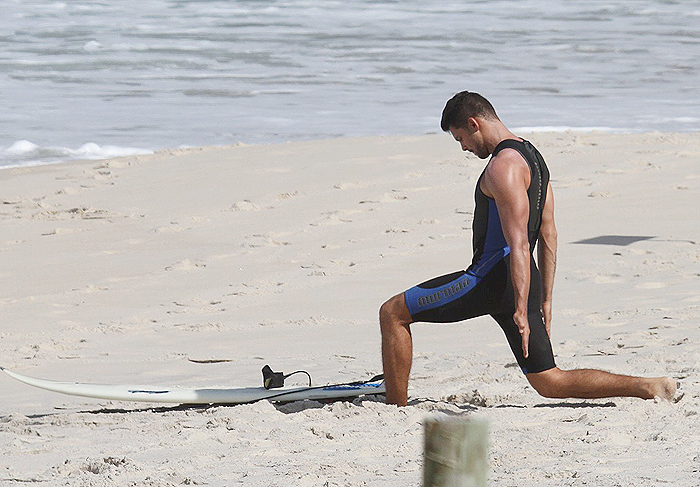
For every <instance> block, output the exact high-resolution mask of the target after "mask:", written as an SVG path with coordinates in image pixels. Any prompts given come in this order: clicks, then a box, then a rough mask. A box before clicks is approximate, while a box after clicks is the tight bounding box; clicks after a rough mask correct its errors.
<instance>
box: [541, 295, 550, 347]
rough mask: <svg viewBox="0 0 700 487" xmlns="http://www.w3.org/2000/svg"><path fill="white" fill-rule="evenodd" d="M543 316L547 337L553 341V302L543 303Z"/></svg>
mask: <svg viewBox="0 0 700 487" xmlns="http://www.w3.org/2000/svg"><path fill="white" fill-rule="evenodd" d="M542 316H543V317H544V327H545V329H546V330H547V336H548V337H549V339H550V340H551V339H552V332H551V329H552V302H551V301H544V302H543V303H542Z"/></svg>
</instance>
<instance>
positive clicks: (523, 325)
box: [513, 311, 530, 358]
mask: <svg viewBox="0 0 700 487" xmlns="http://www.w3.org/2000/svg"><path fill="white" fill-rule="evenodd" d="M513 321H515V324H516V325H518V330H519V331H520V336H521V337H522V338H523V355H524V356H525V358H527V357H528V355H529V354H530V351H529V350H528V348H529V344H530V323H529V322H528V320H527V313H519V312H517V311H516V312H515V314H514V315H513Z"/></svg>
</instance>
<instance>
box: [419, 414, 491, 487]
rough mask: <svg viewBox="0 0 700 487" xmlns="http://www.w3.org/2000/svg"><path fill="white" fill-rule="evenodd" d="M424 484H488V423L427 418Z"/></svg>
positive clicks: (432, 486)
mask: <svg viewBox="0 0 700 487" xmlns="http://www.w3.org/2000/svg"><path fill="white" fill-rule="evenodd" d="M424 429H425V450H424V466H423V487H486V478H487V473H488V466H489V461H488V435H489V432H488V429H489V428H488V422H487V421H486V420H484V419H457V418H449V417H431V418H428V419H426V421H425V425H424Z"/></svg>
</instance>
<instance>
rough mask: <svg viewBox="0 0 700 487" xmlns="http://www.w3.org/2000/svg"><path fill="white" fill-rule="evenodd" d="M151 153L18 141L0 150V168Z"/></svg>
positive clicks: (140, 150)
mask: <svg viewBox="0 0 700 487" xmlns="http://www.w3.org/2000/svg"><path fill="white" fill-rule="evenodd" d="M152 153H153V151H152V150H149V149H140V148H135V147H119V146H115V145H103V146H99V145H97V144H95V143H94V142H88V143H85V144H83V145H81V146H80V147H78V148H77V149H70V148H67V147H42V146H40V145H37V144H35V143H33V142H31V141H29V140H18V141H16V142H14V143H13V144H12V145H10V146H9V147H6V148H4V149H0V168H2V169H7V168H12V167H20V166H37V165H44V164H52V163H57V162H65V161H69V160H80V159H87V160H100V159H110V158H113V157H124V156H133V155H140V154H152Z"/></svg>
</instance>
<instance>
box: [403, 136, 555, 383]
mask: <svg viewBox="0 0 700 487" xmlns="http://www.w3.org/2000/svg"><path fill="white" fill-rule="evenodd" d="M505 148H510V149H515V150H517V151H518V152H519V153H520V154H521V155H522V156H523V158H524V159H525V161H526V162H527V164H528V166H530V179H531V181H530V187H529V188H528V192H527V193H528V199H529V201H530V216H529V221H528V240H529V242H530V292H529V295H528V321H529V323H530V343H529V356H528V358H525V357H524V356H523V351H522V338H521V335H520V332H519V330H518V326H517V325H516V324H515V321H514V320H513V313H515V294H514V292H513V285H512V282H511V276H510V247H509V246H508V243H507V242H506V239H505V237H504V235H503V229H502V227H501V220H500V217H499V215H498V209H497V208H496V202H495V201H494V200H493V199H492V198H489V197H487V196H486V195H485V194H484V193H483V192H482V191H481V187H480V186H481V179H482V178H483V177H484V173H482V174H481V176H480V177H479V180H478V181H477V183H476V191H475V196H474V198H475V200H476V207H475V211H474V224H473V248H474V257H473V259H472V263H471V265H470V266H469V268H467V269H466V270H464V271H458V272H453V273H451V274H447V275H445V276H441V277H437V278H435V279H431V280H429V281H426V282H424V283H423V284H419V285H418V286H415V287H413V288H411V289H409V290H408V291H406V292H405V293H404V296H405V298H406V305H407V307H408V310H409V312H410V313H411V317H412V318H413V321H425V322H432V323H450V322H455V321H462V320H466V319H468V318H474V317H476V316H483V315H491V316H492V317H493V318H494V319H495V320H496V321H497V322H498V324H499V325H500V326H501V328H502V329H503V331H504V332H505V334H506V337H507V339H508V343H509V345H510V348H511V350H512V351H513V354H514V355H515V358H516V360H517V361H518V364H519V365H520V368H521V369H522V370H523V373H526V374H527V373H533V372H542V371H544V370H548V369H551V368H553V367H554V366H555V364H554V356H553V354H552V346H551V344H550V341H549V337H548V336H547V331H546V329H545V326H544V320H543V318H542V313H541V311H540V307H541V304H542V290H541V283H540V273H539V271H538V269H537V266H536V265H535V260H534V259H533V257H532V252H533V250H534V248H535V244H536V243H537V238H538V236H539V230H540V224H541V222H542V211H543V209H544V201H545V196H546V194H547V185H548V184H549V170H548V169H547V165H546V164H545V162H544V159H543V158H542V156H541V155H540V153H539V152H538V151H537V149H535V147H534V146H533V145H532V144H531V143H530V142H528V141H526V140H523V141H522V142H521V141H519V140H512V139H508V140H504V141H502V142H501V143H500V144H498V145H497V146H496V148H495V149H494V151H493V154H492V156H491V157H492V158H493V157H494V156H496V154H498V152H500V151H501V150H503V149H505ZM484 171H485V170H484Z"/></svg>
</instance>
